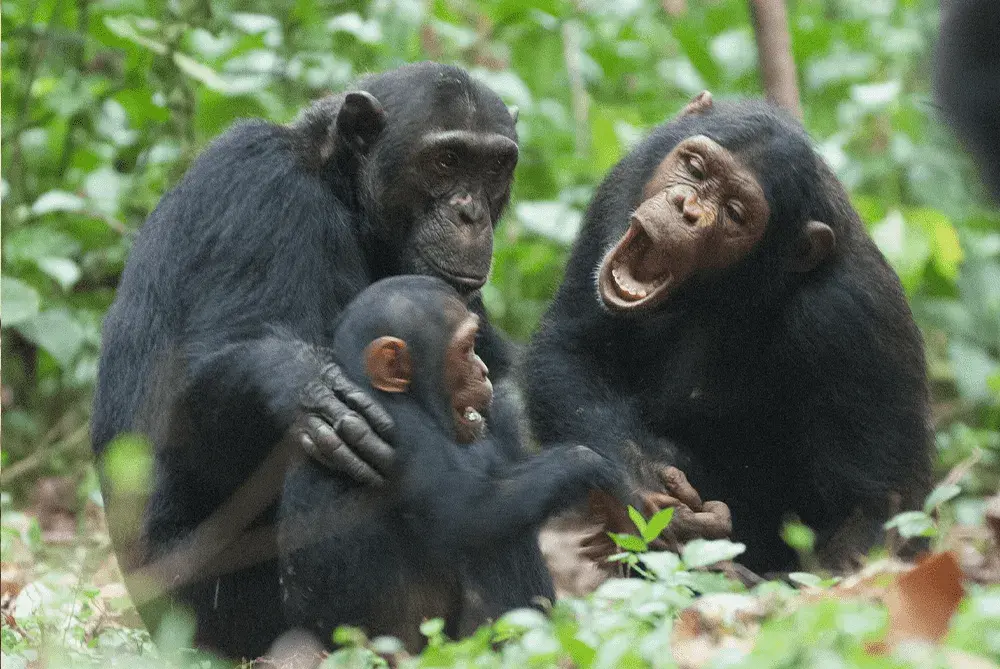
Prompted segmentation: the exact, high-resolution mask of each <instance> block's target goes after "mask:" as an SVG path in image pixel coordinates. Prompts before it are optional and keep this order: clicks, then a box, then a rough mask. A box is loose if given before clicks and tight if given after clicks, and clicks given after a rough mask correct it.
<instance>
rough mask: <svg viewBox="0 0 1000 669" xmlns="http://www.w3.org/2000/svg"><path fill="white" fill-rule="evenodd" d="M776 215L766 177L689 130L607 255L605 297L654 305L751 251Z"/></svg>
mask: <svg viewBox="0 0 1000 669" xmlns="http://www.w3.org/2000/svg"><path fill="white" fill-rule="evenodd" d="M769 216H770V207H769V206H768V203H767V198H766V197H765V196H764V191H763V189H762V188H761V186H760V183H759V182H758V181H757V178H756V177H755V176H754V174H753V173H752V172H751V171H750V170H749V169H748V168H746V167H745V166H743V165H742V164H741V163H740V161H739V159H738V158H737V156H735V155H733V154H732V153H730V152H729V151H727V150H726V149H725V148H724V147H722V146H720V145H719V144H718V143H716V142H714V141H712V140H711V139H709V138H708V137H705V136H703V135H695V136H693V137H688V138H687V139H685V140H684V141H682V142H681V143H680V144H678V145H677V146H676V147H675V148H674V149H673V150H672V151H671V152H670V153H669V154H668V155H667V157H666V158H664V159H663V161H662V162H661V163H660V165H659V166H658V167H657V168H656V171H655V172H654V173H653V176H652V178H650V180H649V181H648V182H647V183H646V185H645V188H644V189H643V201H642V202H641V203H640V204H639V207H638V208H637V209H636V210H635V213H634V214H633V215H632V219H631V222H630V224H629V228H628V231H627V232H626V233H625V235H624V237H622V239H621V240H620V241H619V242H618V243H617V244H616V245H615V247H614V248H613V249H611V251H610V252H609V253H608V254H607V256H605V258H604V261H603V262H602V264H601V268H600V271H599V279H598V287H599V290H600V294H601V298H602V299H603V301H604V303H605V305H607V306H608V308H610V309H612V310H615V311H642V310H646V309H649V308H652V307H654V306H656V305H657V304H659V303H661V302H662V301H664V300H666V299H667V298H668V297H669V296H670V294H671V293H672V292H673V291H675V290H676V289H677V288H678V287H679V286H680V285H681V284H683V282H684V281H685V280H687V279H688V278H689V277H691V276H692V275H694V274H695V273H698V272H705V271H708V272H710V271H713V270H721V269H725V268H727V267H730V266H732V265H734V264H736V263H738V262H739V261H740V260H742V259H743V258H744V257H746V255H747V254H748V253H750V251H751V250H752V249H753V247H754V246H755V245H756V244H757V242H758V241H760V239H761V237H763V236H764V231H765V229H766V228H767V222H768V218H769Z"/></svg>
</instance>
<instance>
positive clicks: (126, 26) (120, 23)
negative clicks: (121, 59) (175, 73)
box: [104, 16, 169, 56]
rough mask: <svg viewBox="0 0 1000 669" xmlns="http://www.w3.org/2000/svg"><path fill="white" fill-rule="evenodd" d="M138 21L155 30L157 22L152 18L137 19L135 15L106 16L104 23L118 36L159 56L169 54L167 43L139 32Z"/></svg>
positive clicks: (143, 25)
mask: <svg viewBox="0 0 1000 669" xmlns="http://www.w3.org/2000/svg"><path fill="white" fill-rule="evenodd" d="M137 23H138V24H139V25H141V26H142V27H143V28H147V29H153V30H155V29H156V27H157V23H156V22H155V21H153V20H152V19H140V20H138V22H137V20H136V19H135V18H134V17H124V16H105V17H104V25H105V26H107V28H108V30H110V31H111V32H113V33H114V34H115V35H118V37H121V38H122V39H125V40H128V41H130V42H132V43H133V44H138V45H139V46H141V47H143V48H146V49H149V50H150V51H152V52H153V53H155V54H157V55H159V56H165V55H167V51H169V49H168V48H167V45H166V44H164V43H163V42H158V41H156V40H154V39H151V38H149V37H146V36H145V35H143V34H142V33H140V32H139V28H138V27H137Z"/></svg>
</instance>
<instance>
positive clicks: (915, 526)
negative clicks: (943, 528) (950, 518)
mask: <svg viewBox="0 0 1000 669" xmlns="http://www.w3.org/2000/svg"><path fill="white" fill-rule="evenodd" d="M892 528H896V531H898V532H899V535H900V536H901V537H903V538H904V539H912V538H913V537H933V536H936V535H937V526H936V525H935V524H934V519H933V518H931V517H930V516H929V515H928V514H926V513H924V512H923V511H904V512H903V513H901V514H899V515H897V516H895V517H893V518H892V519H891V520H889V521H888V522H887V523H886V524H885V529H887V530H888V529H892Z"/></svg>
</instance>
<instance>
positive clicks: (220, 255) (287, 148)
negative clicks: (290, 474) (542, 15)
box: [92, 63, 518, 657]
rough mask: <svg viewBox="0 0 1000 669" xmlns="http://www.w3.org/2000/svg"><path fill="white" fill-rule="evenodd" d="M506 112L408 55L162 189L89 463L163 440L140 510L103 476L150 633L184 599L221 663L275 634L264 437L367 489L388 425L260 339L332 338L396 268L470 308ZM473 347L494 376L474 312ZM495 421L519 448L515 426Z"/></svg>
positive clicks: (205, 157) (125, 306) (506, 171)
mask: <svg viewBox="0 0 1000 669" xmlns="http://www.w3.org/2000/svg"><path fill="white" fill-rule="evenodd" d="M515 116H516V114H515V113H513V112H511V111H510V110H508V109H507V107H506V106H505V105H504V104H503V103H502V102H501V100H500V98H499V97H497V96H496V94H494V93H493V92H492V91H490V90H489V89H488V88H486V87H485V86H483V85H482V84H479V83H477V82H475V81H474V80H472V79H470V78H469V76H468V74H467V73H466V72H465V71H463V70H461V69H459V68H455V67H450V66H444V65H437V64H434V63H421V64H416V65H409V66H406V67H402V68H400V69H398V70H395V71H392V72H388V73H385V74H380V75H375V76H371V77H368V78H365V79H362V80H361V81H360V82H359V83H358V84H357V87H356V90H354V91H352V92H348V93H346V94H341V95H336V96H332V97H329V98H326V99H324V100H321V101H319V102H318V103H316V104H315V105H314V106H312V107H311V108H309V109H308V110H306V111H305V112H304V113H303V114H302V116H301V117H300V118H299V119H298V120H296V121H295V122H293V123H291V124H290V125H276V124H272V123H266V122H263V121H251V122H246V123H241V124H238V125H236V126H234V127H233V128H232V129H230V130H229V131H228V132H226V133H225V134H224V135H223V136H221V137H220V138H219V139H217V140H216V141H215V142H214V143H213V144H212V145H211V146H210V147H209V148H208V149H207V150H206V151H205V152H204V153H203V154H202V155H201V156H200V157H199V158H198V159H197V160H196V161H195V162H194V164H193V165H192V166H191V168H190V169H189V170H188V172H187V174H186V175H185V176H184V178H183V179H182V180H181V181H180V183H179V184H178V185H177V186H176V187H175V188H174V189H173V190H171V191H170V192H169V193H167V194H166V195H165V196H164V197H163V199H162V200H161V201H160V203H159V205H158V206H157V208H156V210H155V211H154V212H153V213H152V214H151V215H150V217H149V220H148V221H146V224H145V225H144V227H143V228H142V230H141V231H140V233H139V235H138V238H137V240H136V243H135V247H134V249H133V251H132V255H131V257H130V258H129V261H128V264H127V266H126V268H125V272H124V275H123V276H122V280H121V284H120V286H119V289H118V295H117V298H116V300H115V303H114V305H113V306H112V308H111V310H110V312H109V313H108V316H107V319H106V321H105V324H104V343H103V350H102V356H101V363H100V373H99V378H98V387H97V396H96V399H95V403H94V415H93V434H92V436H93V443H94V449H95V452H96V453H97V455H98V456H99V457H100V458H101V459H102V460H103V458H104V456H105V455H106V453H105V451H106V447H107V445H108V444H109V442H111V440H112V439H113V438H114V437H115V436H116V435H118V434H119V433H122V432H125V431H137V432H141V433H145V434H147V435H149V436H150V437H151V438H152V441H153V443H154V448H155V479H154V483H153V490H152V494H151V497H150V499H149V500H148V503H146V502H145V500H140V501H139V503H138V506H139V508H140V510H139V511H138V512H133V511H132V508H133V506H135V504H134V502H135V500H132V499H125V495H124V493H123V492H122V491H116V490H114V489H113V481H111V480H110V478H109V477H104V478H105V480H104V481H103V491H104V494H105V499H106V502H107V513H108V519H109V526H110V529H111V533H112V536H113V538H114V540H115V545H116V548H117V551H118V554H119V559H120V560H121V563H122V565H123V567H124V568H125V570H126V572H127V573H128V572H130V571H133V570H135V569H136V568H138V567H142V569H143V572H142V574H141V576H142V578H141V579H140V578H139V577H136V578H130V577H128V576H127V582H128V583H129V587H130V592H131V594H132V595H133V597H134V598H136V599H137V600H138V602H139V605H140V611H141V613H142V614H143V618H144V620H145V621H146V623H147V624H148V625H150V627H155V626H156V624H157V620H158V617H159V615H160V614H161V612H162V610H163V608H164V606H163V605H164V604H165V602H166V603H169V602H174V601H178V602H180V603H182V604H183V605H185V606H186V607H188V608H191V609H193V610H194V613H195V614H196V616H197V633H196V639H195V640H196V643H197V644H198V645H199V646H201V647H206V648H211V649H214V650H216V651H219V652H222V653H224V654H226V655H230V656H234V657H241V656H242V657H254V656H256V655H258V654H260V653H262V652H263V651H264V650H266V649H267V648H268V646H269V644H270V643H271V641H272V640H273V639H274V638H275V637H276V635H277V634H279V633H280V631H281V630H282V628H283V622H282V621H281V616H280V613H278V612H279V611H280V610H281V600H280V587H279V584H278V564H277V557H276V553H277V549H276V546H275V544H274V537H273V536H272V533H271V532H269V531H268V528H269V527H270V526H271V525H272V524H273V521H274V517H275V509H276V500H277V497H278V495H279V494H280V486H281V481H282V480H283V474H284V472H283V466H284V463H283V461H282V460H281V458H279V457H277V456H275V457H274V458H269V455H270V454H273V453H276V452H277V451H275V449H274V448H273V447H274V445H275V444H277V443H278V442H279V441H281V440H282V439H283V437H284V438H285V439H286V440H287V441H289V442H290V443H294V444H297V445H298V446H299V447H302V448H304V449H305V450H306V451H307V452H309V453H310V454H311V455H312V456H313V457H314V458H316V459H317V460H319V461H321V462H323V463H324V464H326V465H327V466H329V467H331V468H332V469H334V470H336V471H341V472H345V473H347V474H348V475H349V476H352V477H354V478H356V479H358V480H362V481H367V482H378V481H379V480H381V478H382V476H383V475H384V474H385V473H386V472H387V471H388V470H389V468H390V467H391V462H392V450H391V448H390V447H389V446H388V445H387V444H385V442H384V441H383V439H382V438H387V437H388V436H389V435H390V434H391V420H390V419H389V418H388V416H386V415H385V414H384V412H382V411H381V410H380V409H379V408H378V406H377V405H376V404H374V403H373V402H372V401H371V400H370V398H368V397H367V396H366V395H364V394H363V393H360V392H358V391H357V390H356V389H355V388H353V387H352V385H351V384H350V383H349V382H347V381H346V380H345V379H344V377H343V375H342V374H339V373H338V372H337V370H336V368H335V366H327V367H326V368H325V369H326V373H325V374H323V375H322V376H316V377H315V378H312V379H301V378H299V377H297V376H296V375H294V374H281V373H274V370H273V365H274V364H275V360H276V358H275V356H274V350H275V347H277V348H278V349H280V348H281V346H279V345H278V344H277V343H276V342H278V341H280V339H275V337H273V336H272V329H273V328H280V329H281V330H282V331H283V332H285V333H286V334H287V335H289V336H291V337H293V338H296V339H299V340H301V341H303V342H307V343H309V344H314V345H320V346H322V345H326V344H329V343H330V341H331V338H332V335H333V327H334V322H335V320H336V317H337V315H338V314H339V312H340V311H341V309H343V308H344V306H345V305H347V303H348V302H349V301H350V300H351V299H353V298H354V296H355V295H356V294H357V293H358V292H360V291H361V290H362V289H364V288H365V287H366V286H368V285H369V284H371V283H372V282H373V281H375V280H377V279H379V278H381V277H385V276H390V275H393V274H401V273H418V274H430V275H434V276H439V277H441V278H442V279H444V280H445V281H447V282H448V283H450V284H451V285H453V286H454V287H455V288H456V289H457V290H458V291H459V292H460V293H462V294H463V296H465V297H466V298H467V299H469V300H470V303H471V305H472V308H473V309H474V310H475V311H477V312H478V313H480V314H481V315H482V303H481V300H480V297H479V295H478V292H477V291H478V289H479V288H480V287H481V286H482V285H483V284H484V282H485V281H486V277H487V274H488V272H489V269H490V263H491V255H492V248H493V246H492V245H493V238H492V235H493V228H494V226H495V225H496V223H497V221H498V219H499V218H500V215H501V213H502V212H503V210H504V207H505V206H506V204H507V202H508V199H509V194H510V184H511V179H512V174H513V169H514V166H515V164H516V162H517V157H518V147H517V133H516V131H515V129H514V123H515ZM477 343H478V346H479V349H480V351H481V354H482V355H483V358H484V359H485V360H486V361H487V363H488V364H489V365H490V367H491V368H492V369H493V371H494V374H495V375H496V376H498V377H501V378H502V377H503V376H504V375H505V374H506V372H507V369H508V367H509V359H508V352H507V349H506V346H507V345H506V343H505V342H504V340H503V339H502V338H501V337H500V336H499V334H498V333H497V332H495V331H494V330H493V329H492V328H491V327H490V325H489V323H488V321H487V320H486V319H485V317H483V320H482V322H481V325H480V334H479V340H478V342H477ZM502 399H503V398H502V397H498V401H497V403H495V404H497V405H498V406H497V407H496V408H495V409H494V413H497V412H498V411H499V412H501V413H502V409H503V406H502V404H503V403H502ZM511 406H512V405H511ZM168 417H169V418H168ZM296 417H298V418H296ZM491 422H492V423H493V425H494V426H495V430H494V431H495V433H497V434H498V435H500V436H503V437H505V443H508V444H509V445H510V446H511V447H512V448H513V447H514V446H515V445H516V444H514V443H513V441H512V440H513V437H514V436H515V435H516V431H517V430H516V428H517V426H516V424H514V421H509V420H502V419H501V418H500V417H499V416H493V417H492V420H491ZM508 425H510V429H509V430H508V432H507V433H506V434H504V429H505V426H508ZM237 491H239V493H238V494H237ZM116 493H122V494H120V495H119V494H116ZM142 509H145V510H144V511H142ZM209 521H210V522H209ZM196 528H198V531H197V532H196ZM137 530H139V533H140V536H138V537H136V536H135V534H136V531H137ZM244 530H250V531H251V532H250V533H249V534H248V533H246V532H244ZM154 567H155V569H154ZM158 588H159V589H160V590H162V589H169V590H170V591H171V592H169V593H168V595H169V596H168V597H167V598H166V600H164V599H163V598H158V597H155V596H154V595H155V594H156V591H157V589H158ZM140 589H142V590H143V592H142V593H140V592H139V590H140ZM150 593H152V594H150ZM150 599H151V600H152V601H146V600H150ZM144 601H145V602H146V603H145V604H144V603H143V602H144Z"/></svg>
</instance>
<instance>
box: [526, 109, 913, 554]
mask: <svg viewBox="0 0 1000 669" xmlns="http://www.w3.org/2000/svg"><path fill="white" fill-rule="evenodd" d="M695 134H704V135H707V136H708V137H710V138H711V139H713V140H715V141H716V142H718V143H720V144H721V145H722V146H724V147H726V148H727V149H729V150H730V151H732V152H734V153H735V154H736V155H737V156H738V157H739V159H740V160H741V161H742V162H743V163H744V164H745V165H747V166H748V167H749V168H750V169H751V170H752V171H753V172H754V173H755V174H756V175H757V176H758V178H759V180H760V182H761V184H762V186H763V188H764V191H765V194H766V196H767V200H768V203H769V205H770V208H771V218H770V221H769V223H768V228H767V231H766V233H765V235H764V237H763V239H762V240H761V241H760V242H759V243H758V245H757V247H756V248H755V249H754V250H753V251H752V252H751V253H750V254H749V256H747V257H746V258H745V259H744V260H743V261H741V262H740V263H738V264H737V265H736V266H734V267H731V268H729V269H728V270H726V271H725V272H723V273H722V274H721V275H718V276H715V277H712V278H705V277H701V278H699V277H698V276H695V277H693V279H692V280H689V281H688V282H687V283H686V284H685V285H683V286H682V287H681V288H680V289H679V290H678V292H677V293H675V294H674V295H672V296H671V297H669V298H668V299H667V302H666V303H665V304H664V305H662V306H661V308H660V309H659V310H658V311H657V312H655V313H653V314H651V315H647V316H643V317H642V318H639V319H636V318H623V317H620V316H616V315H613V314H612V313H610V312H608V311H607V310H606V309H605V308H603V305H602V303H601V301H600V298H599V296H598V294H597V291H596V288H595V278H594V275H595V272H596V269H597V267H598V266H599V264H600V262H601V260H602V258H603V256H604V254H605V252H606V251H607V250H608V249H609V248H610V247H611V246H612V245H613V244H614V243H615V242H617V240H618V239H619V238H620V237H621V236H622V234H623V233H624V232H625V230H626V228H627V226H628V222H629V216H630V214H631V212H633V211H634V210H635V209H636V207H638V205H639V204H640V202H641V201H642V195H641V193H642V189H643V186H644V184H645V183H646V182H647V181H648V180H649V178H650V176H651V174H652V172H653V171H654V169H655V168H656V166H657V165H658V164H659V163H660V162H661V160H662V159H663V158H664V157H665V156H666V155H667V154H668V153H669V152H670V150H671V149H672V148H673V147H674V146H675V145H677V144H678V142H680V141H681V140H682V139H684V138H686V137H689V136H692V135H695ZM811 219H814V220H818V221H823V222H825V223H827V224H828V225H830V226H831V227H832V228H833V230H834V232H835V233H836V238H837V246H836V250H835V252H834V253H833V255H832V256H831V257H829V258H828V259H827V261H826V262H825V263H823V264H822V265H820V266H819V267H817V268H816V269H814V270H813V271H812V272H809V273H806V274H794V273H790V272H787V271H785V270H783V269H782V261H783V259H784V258H785V257H786V256H787V254H788V253H789V252H790V250H791V248H792V244H793V243H794V241H795V239H796V235H797V234H798V232H799V231H800V230H801V229H802V227H803V226H804V225H805V223H806V222H807V221H809V220H811ZM526 367H527V369H528V370H530V373H529V374H528V375H527V380H526V384H527V392H528V403H527V404H528V407H529V412H530V415H531V420H532V424H533V427H534V429H535V431H536V433H537V436H538V438H539V439H540V440H541V441H542V442H543V443H547V442H554V441H559V442H561V441H567V440H571V441H579V442H580V443H583V444H586V445H588V446H591V447H592V448H594V449H596V450H599V451H601V452H602V453H604V454H606V455H609V456H612V457H614V458H616V459H618V460H619V461H624V462H626V463H628V464H629V465H630V466H631V467H632V468H633V470H634V471H635V472H636V473H637V474H638V475H639V477H640V478H641V479H645V482H646V483H647V484H651V481H650V480H649V476H648V470H649V465H650V464H651V463H663V464H675V465H677V466H679V467H680V468H681V469H683V470H685V471H686V472H687V473H688V478H689V479H690V481H691V482H692V484H693V485H694V486H695V487H696V488H698V490H699V491H700V493H701V495H702V498H703V499H718V500H722V501H724V502H726V503H727V504H729V506H730V508H731V509H732V513H733V525H734V531H735V538H736V539H737V540H739V541H744V542H746V544H747V552H746V554H745V556H744V558H743V560H744V562H745V563H746V564H747V565H748V566H750V567H751V568H754V569H758V570H778V569H785V568H789V567H791V566H792V564H793V562H794V555H793V554H792V551H791V550H790V549H789V548H788V547H787V546H785V545H784V543H783V542H782V540H781V539H780V538H779V531H780V528H781V525H782V522H783V521H784V520H785V519H786V518H788V517H789V516H791V515H796V516H798V517H799V518H801V519H802V520H803V521H804V522H805V523H807V524H808V525H810V526H812V527H814V528H815V529H816V530H818V532H819V539H820V542H821V550H822V551H823V555H824V559H825V560H826V562H827V563H828V564H835V563H840V562H842V561H844V560H847V559H849V558H850V557H852V556H853V554H854V552H855V551H860V552H864V551H865V550H866V549H867V548H868V547H869V546H870V545H871V544H872V543H873V542H875V541H876V540H877V539H878V537H879V536H880V530H881V524H882V522H883V521H884V520H885V519H886V518H887V517H888V516H889V515H890V514H891V513H892V512H893V510H894V509H895V508H899V507H900V506H901V507H902V508H907V507H912V506H914V505H918V504H919V503H920V502H921V501H922V499H923V496H924V494H925V493H926V492H927V490H928V480H929V467H930V459H929V447H930V443H931V442H930V428H929V410H928V393H927V385H926V376H925V368H924V356H923V347H922V340H921V335H920V332H919V331H918V329H917V327H916V326H915V324H914V322H913V319H912V317H911V315H910V311H909V308H908V306H907V303H906V299H905V297H904V295H903V291H902V289H901V287H900V284H899V281H898V279H897V277H896V276H895V274H894V273H893V271H892V269H891V268H890V267H889V265H888V264H887V263H886V261H885V260H884V258H883V257H882V255H881V254H880V253H879V251H878V249H877V248H876V247H875V245H874V243H873V242H872V241H871V239H870V238H869V237H868V236H867V234H866V232H865V229H864V227H863V225H862V222H861V221H860V220H859V218H858V216H857V214H856V213H855V212H854V210H853V209H852V208H851V205H850V202H849V200H848V198H847V195H846V193H845V192H844V190H843V188H842V187H841V185H840V183H839V182H838V181H837V179H836V177H835V176H834V175H833V173H832V172H831V171H830V170H829V168H828V167H827V166H826V165H825V164H824V163H823V162H822V161H821V160H820V158H819V157H818V156H817V155H816V154H815V152H814V151H813V148H812V146H811V142H810V140H809V138H808V137H807V135H806V134H805V132H804V131H803V130H802V128H801V127H800V126H799V125H798V124H797V123H796V122H794V121H792V120H791V119H789V118H788V117H786V116H785V115H784V114H783V113H781V112H779V111H777V110H775V109H774V108H772V107H770V106H768V105H766V104H763V103H743V104H719V103H716V105H715V107H714V109H713V110H712V111H711V112H709V113H707V114H705V115H698V114H691V115H687V116H682V117H681V118H679V119H677V120H675V121H673V122H670V123H667V124H665V125H663V126H661V127H659V128H658V129H656V130H655V131H654V132H653V133H652V134H651V135H650V136H649V137H648V138H647V139H646V140H644V141H643V142H642V143H641V144H639V146H638V147H636V149H635V150H633V151H632V152H631V153H630V154H629V155H628V156H627V157H626V158H624V159H623V160H622V161H621V162H620V163H619V164H618V165H617V166H616V167H615V168H614V169H613V170H612V172H611V174H610V175H609V176H608V177H607V179H605V181H604V183H603V184H602V185H601V187H600V189H599V190H598V192H597V194H596V196H595V197H594V200H593V202H592V203H591V205H590V208H589V210H588V212H587V216H586V221H585V224H584V227H583V230H582V232H581V233H580V237H579V239H578V240H577V242H576V245H575V246H574V248H573V252H572V256H571V258H570V261H569V266H568V268H567V271H566V278H565V282H564V283H563V285H562V286H561V288H560V289H559V291H558V294H557V296H556V298H555V302H554V303H553V305H552V306H551V308H550V309H549V311H548V313H547V314H546V315H545V317H544V319H543V321H542V324H541V327H540V329H539V331H538V333H537V334H536V335H535V337H534V339H533V341H532V345H531V349H530V353H529V355H528V359H527V365H526ZM894 495H899V499H894V498H893V496H894Z"/></svg>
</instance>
